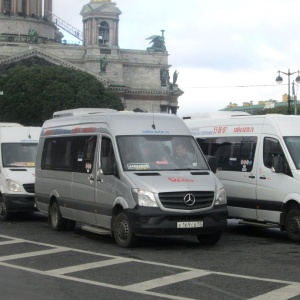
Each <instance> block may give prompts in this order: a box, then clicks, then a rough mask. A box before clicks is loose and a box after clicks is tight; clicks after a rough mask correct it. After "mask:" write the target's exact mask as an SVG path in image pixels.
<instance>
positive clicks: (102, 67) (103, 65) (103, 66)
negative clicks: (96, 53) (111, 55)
mask: <svg viewBox="0 0 300 300" xmlns="http://www.w3.org/2000/svg"><path fill="white" fill-rule="evenodd" d="M106 66H107V59H106V57H105V56H101V57H100V72H106Z"/></svg>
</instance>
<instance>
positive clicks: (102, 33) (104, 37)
mask: <svg viewBox="0 0 300 300" xmlns="http://www.w3.org/2000/svg"><path fill="white" fill-rule="evenodd" d="M108 42H109V25H108V23H107V22H105V21H103V22H101V23H100V24H99V44H101V45H105V44H107V43H108Z"/></svg>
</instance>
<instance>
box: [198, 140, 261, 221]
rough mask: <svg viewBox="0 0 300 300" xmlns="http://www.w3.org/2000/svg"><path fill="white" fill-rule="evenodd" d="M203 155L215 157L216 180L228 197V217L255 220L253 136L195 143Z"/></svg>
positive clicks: (254, 142) (254, 148)
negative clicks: (220, 182) (219, 181)
mask: <svg viewBox="0 0 300 300" xmlns="http://www.w3.org/2000/svg"><path fill="white" fill-rule="evenodd" d="M197 141H198V143H199V145H200V147H201V149H202V151H203V153H204V154H205V155H210V156H215V157H216V160H217V172H216V175H217V177H218V178H219V179H220V180H221V181H222V183H223V185H224V187H225V190H226V195H227V205H228V215H229V217H233V218H240V219H248V220H256V219H257V215H256V182H257V178H256V167H257V159H256V156H257V154H256V152H257V149H256V145H257V137H256V136H226V137H216V138H206V139H203V140H202V139H199V138H198V139H197Z"/></svg>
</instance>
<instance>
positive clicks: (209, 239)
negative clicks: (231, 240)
mask: <svg viewBox="0 0 300 300" xmlns="http://www.w3.org/2000/svg"><path fill="white" fill-rule="evenodd" d="M221 235H222V231H218V232H217V233H212V234H198V235H197V238H198V241H199V242H200V244H201V245H214V244H216V243H217V242H218V241H219V240H220V238H221Z"/></svg>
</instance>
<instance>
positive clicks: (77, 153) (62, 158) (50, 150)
mask: <svg viewBox="0 0 300 300" xmlns="http://www.w3.org/2000/svg"><path fill="white" fill-rule="evenodd" d="M96 145H97V136H73V137H57V138H49V139H46V140H45V143H44V148H43V154H42V163H41V168H42V169H43V170H57V171H69V172H79V173H90V172H92V170H93V164H94V155H95V149H96Z"/></svg>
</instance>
